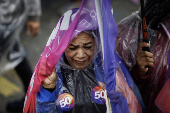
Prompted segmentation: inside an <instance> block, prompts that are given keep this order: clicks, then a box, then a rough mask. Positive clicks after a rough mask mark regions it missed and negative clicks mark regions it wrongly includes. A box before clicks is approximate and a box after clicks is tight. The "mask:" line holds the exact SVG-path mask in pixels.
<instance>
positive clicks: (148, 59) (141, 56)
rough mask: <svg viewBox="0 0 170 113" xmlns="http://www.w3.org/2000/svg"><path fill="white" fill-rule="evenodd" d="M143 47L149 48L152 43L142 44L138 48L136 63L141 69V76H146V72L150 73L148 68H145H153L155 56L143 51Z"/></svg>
mask: <svg viewBox="0 0 170 113" xmlns="http://www.w3.org/2000/svg"><path fill="white" fill-rule="evenodd" d="M143 47H149V48H150V43H146V42H142V43H140V44H139V46H138V50H137V54H136V62H137V65H138V69H139V74H140V76H144V75H145V74H146V72H147V71H148V68H145V66H151V67H153V66H154V65H153V62H154V59H153V54H152V53H150V52H148V51H142V48H143Z"/></svg>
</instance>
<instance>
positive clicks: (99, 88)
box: [24, 0, 138, 113]
mask: <svg viewBox="0 0 170 113" xmlns="http://www.w3.org/2000/svg"><path fill="white" fill-rule="evenodd" d="M103 2H107V3H109V2H108V1H103ZM82 4H84V6H83V5H81V6H80V8H79V9H72V10H69V11H67V12H66V13H65V14H64V15H63V16H62V17H61V18H60V20H59V22H58V24H57V26H56V27H55V28H54V30H53V32H52V34H51V36H50V38H49V40H48V42H47V45H46V47H45V50H44V52H43V54H42V56H41V58H40V60H39V62H38V64H37V66H36V69H35V71H34V74H33V77H32V80H31V82H30V87H29V90H28V93H27V96H26V105H25V108H24V113H27V112H32V111H34V110H35V108H34V107H32V104H34V102H35V100H36V112H57V113H58V112H59V113H60V112H61V113H62V112H71V113H87V112H88V113H96V112H97V113H105V112H106V104H105V101H106V103H107V102H110V104H111V107H112V108H111V110H112V111H113V112H120V113H125V112H126V113H128V112H131V113H136V112H137V109H138V102H137V99H136V97H135V95H134V94H133V91H132V90H131V89H130V88H129V86H131V87H132V79H131V77H130V76H129V75H128V73H127V74H126V75H123V74H122V73H121V71H119V72H120V73H118V74H116V71H118V70H116V65H115V64H116V63H117V67H118V68H119V67H120V68H121V65H122V64H123V63H120V62H121V61H120V60H117V62H115V61H114V60H113V59H114V58H115V57H116V58H118V56H113V57H110V56H112V55H114V48H111V47H110V48H108V49H109V50H110V53H111V52H112V55H111V54H109V57H110V58H111V59H110V60H109V59H107V56H106V55H105V53H104V52H103V51H102V47H103V46H102V43H101V41H102V39H101V32H100V30H99V26H100V25H98V20H97V15H96V14H97V13H96V7H95V5H94V1H93V0H83V2H82ZM108 5H109V6H108V7H106V8H108V11H109V16H110V17H111V18H110V19H109V20H113V16H112V14H111V7H110V4H108ZM82 6H83V7H82ZM105 13H106V12H105ZM105 17H106V16H105ZM109 20H107V22H108V25H109V29H111V28H112V26H113V25H114V27H113V28H112V29H111V30H115V35H116V27H115V25H116V24H115V23H113V24H111V23H110V21H109ZM109 23H110V24H109ZM105 30H106V29H105ZM105 33H106V32H105ZM108 33H111V34H113V32H108ZM107 35H108V34H107ZM115 35H111V37H110V38H111V39H114V38H116V37H115ZM105 39H107V37H105ZM108 41H112V40H109V39H108ZM111 44H113V45H114V42H112V43H111ZM108 45H110V44H108ZM106 46H107V45H106ZM105 50H106V49H105ZM103 55H104V56H105V60H103ZM105 61H108V63H109V62H111V64H110V65H109V66H110V67H112V68H110V67H107V65H105ZM112 61H113V62H112ZM103 65H105V68H104V67H103ZM119 65H120V66H119ZM54 67H55V69H54ZM107 68H109V69H111V73H110V74H109V73H106V72H107V71H106V69H107ZM103 69H105V71H104V70H103ZM120 70H121V69H120ZM124 71H125V70H124ZM124 71H123V73H124ZM106 74H109V75H111V76H110V77H108V76H107V75H106ZM49 75H50V76H49ZM119 75H121V76H119ZM124 76H125V77H126V79H125V77H124ZM39 81H42V82H39ZM104 84H106V86H107V87H106V86H105V85H104ZM36 86H38V87H36ZM39 86H41V87H40V90H39ZM115 86H116V87H115ZM114 88H115V89H114ZM103 89H107V93H108V96H109V97H110V101H107V99H106V98H104V96H106V94H104V93H105V92H104V90H103ZM37 92H38V93H37ZM30 95H31V96H30ZM32 95H33V96H32ZM34 95H36V96H35V97H36V99H35V98H34ZM106 97H107V96H106ZM129 97H130V98H129ZM31 102H32V104H30V103H31ZM132 103H133V104H132ZM134 103H135V104H134ZM33 106H34V105H33ZM128 106H129V109H128ZM30 107H31V108H30ZM108 109H109V107H108V106H107V110H108ZM112 111H110V112H112Z"/></svg>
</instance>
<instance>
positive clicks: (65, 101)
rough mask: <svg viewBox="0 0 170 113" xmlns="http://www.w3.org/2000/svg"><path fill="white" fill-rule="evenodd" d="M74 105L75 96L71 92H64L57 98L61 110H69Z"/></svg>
mask: <svg viewBox="0 0 170 113" xmlns="http://www.w3.org/2000/svg"><path fill="white" fill-rule="evenodd" d="M73 106H74V98H73V96H72V95H70V94H69V93H63V94H61V95H59V96H58V98H57V107H58V108H59V109H60V110H61V111H69V110H70V109H72V108H73Z"/></svg>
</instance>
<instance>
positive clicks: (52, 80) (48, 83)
mask: <svg viewBox="0 0 170 113" xmlns="http://www.w3.org/2000/svg"><path fill="white" fill-rule="evenodd" d="M56 80H57V73H56V69H55V68H54V69H53V72H52V74H51V75H50V76H48V77H47V78H46V79H44V80H43V81H42V82H41V84H42V86H43V87H44V88H55V86H56Z"/></svg>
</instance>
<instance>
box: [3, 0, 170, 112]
mask: <svg viewBox="0 0 170 113" xmlns="http://www.w3.org/2000/svg"><path fill="white" fill-rule="evenodd" d="M133 1H135V2H136V3H138V2H139V1H138V0H133ZM74 2H75V3H76V4H77V7H79V8H73V9H68V11H65V13H64V14H63V15H62V16H61V18H60V20H59V21H58V23H57V25H56V27H55V28H54V30H53V31H52V34H51V36H50V38H49V40H48V42H47V44H46V47H45V49H44V51H43V53H42V55H41V57H40V59H39V61H38V63H37V65H36V67H35V71H34V73H32V70H31V67H30V65H29V63H28V61H27V58H26V54H25V52H24V49H23V47H22V45H21V43H20V41H19V35H20V33H21V31H22V28H23V26H24V25H25V23H26V25H27V33H28V34H31V36H33V37H34V36H36V35H37V33H38V32H39V26H40V22H39V18H40V16H41V6H40V1H39V0H30V1H26V0H19V1H17V0H14V1H0V9H1V11H0V13H1V14H0V15H1V18H0V38H1V42H0V47H1V48H0V62H1V63H2V62H6V64H7V65H5V66H1V65H0V66H1V67H2V68H1V70H9V69H15V70H16V72H17V73H18V75H19V76H20V78H21V80H22V81H23V83H24V88H25V93H26V92H27V95H26V98H25V104H24V99H22V100H20V101H19V102H13V103H9V104H8V105H7V109H8V110H10V111H21V110H22V108H23V106H24V111H23V112H24V113H28V112H29V113H34V112H36V113H40V112H43V113H48V112H50V113H56V112H57V113H65V112H67V113H106V112H107V113H111V112H116V113H162V112H165V113H169V112H170V111H168V110H169V109H167V108H165V109H162V107H160V105H161V104H162V103H163V102H162V100H161V98H160V97H159V98H157V96H158V95H159V93H160V92H161V90H162V88H163V87H164V85H165V84H166V82H167V81H168V80H169V77H170V75H169V74H170V67H169V65H170V64H169V63H170V61H169V59H170V58H169V57H170V50H169V48H170V25H169V22H170V13H169V12H168V11H166V12H165V10H164V9H166V8H167V9H166V10H168V8H169V6H170V2H169V1H166V0H164V2H163V1H160V0H157V1H156V2H155V4H154V3H153V2H151V0H146V1H145V8H146V9H147V10H146V11H148V7H149V6H151V4H154V5H155V6H156V8H157V7H159V5H160V8H159V10H161V11H164V12H161V14H160V11H157V12H156V11H155V12H154V13H153V12H152V10H153V9H152V10H151V11H150V10H149V11H148V12H147V17H146V21H147V26H148V27H147V33H148V39H149V43H147V42H143V31H142V17H141V9H139V10H138V11H136V12H134V13H132V14H131V15H129V16H128V17H126V18H124V19H123V20H121V21H120V22H119V23H118V24H117V25H116V23H115V21H114V17H113V15H112V12H111V9H112V7H111V5H110V0H105V1H102V0H101V2H99V1H98V2H97V3H98V4H97V3H96V2H95V1H93V0H82V1H81V5H80V1H79V0H77V1H76V0H75V1H74ZM100 3H102V5H101V4H100ZM164 3H165V4H164ZM100 8H101V10H102V15H101V14H100V13H99V12H100V11H101V10H100ZM102 8H104V9H105V10H103V9H102ZM152 8H154V7H152ZM9 9H11V10H9ZM157 9H158V8H157ZM11 11H12V12H11ZM158 14H159V15H160V16H161V18H160V17H159V19H157V18H158V16H155V15H158ZM148 15H150V16H148ZM101 19H102V21H101ZM153 22H155V23H154V24H153ZM155 26H156V27H155ZM144 47H148V48H149V49H150V51H144V50H143V48H144ZM16 53H17V54H19V56H17V57H11V56H15V55H13V54H16ZM4 59H5V60H4ZM3 64H4V63H3ZM32 74H33V75H32ZM31 76H32V78H31ZM29 82H30V84H29ZM27 88H28V89H27ZM166 88H167V89H168V88H169V87H168V86H166ZM162 93H165V92H161V94H162ZM165 94H168V93H167V92H166V93H165ZM165 96H166V95H165ZM168 96H169V95H167V97H168ZM156 99H157V101H156V102H155V100H156ZM167 99H169V98H167ZM167 101H168V100H167ZM169 101H170V100H169ZM167 103H168V102H167ZM167 103H165V104H164V106H168V105H167Z"/></svg>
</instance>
